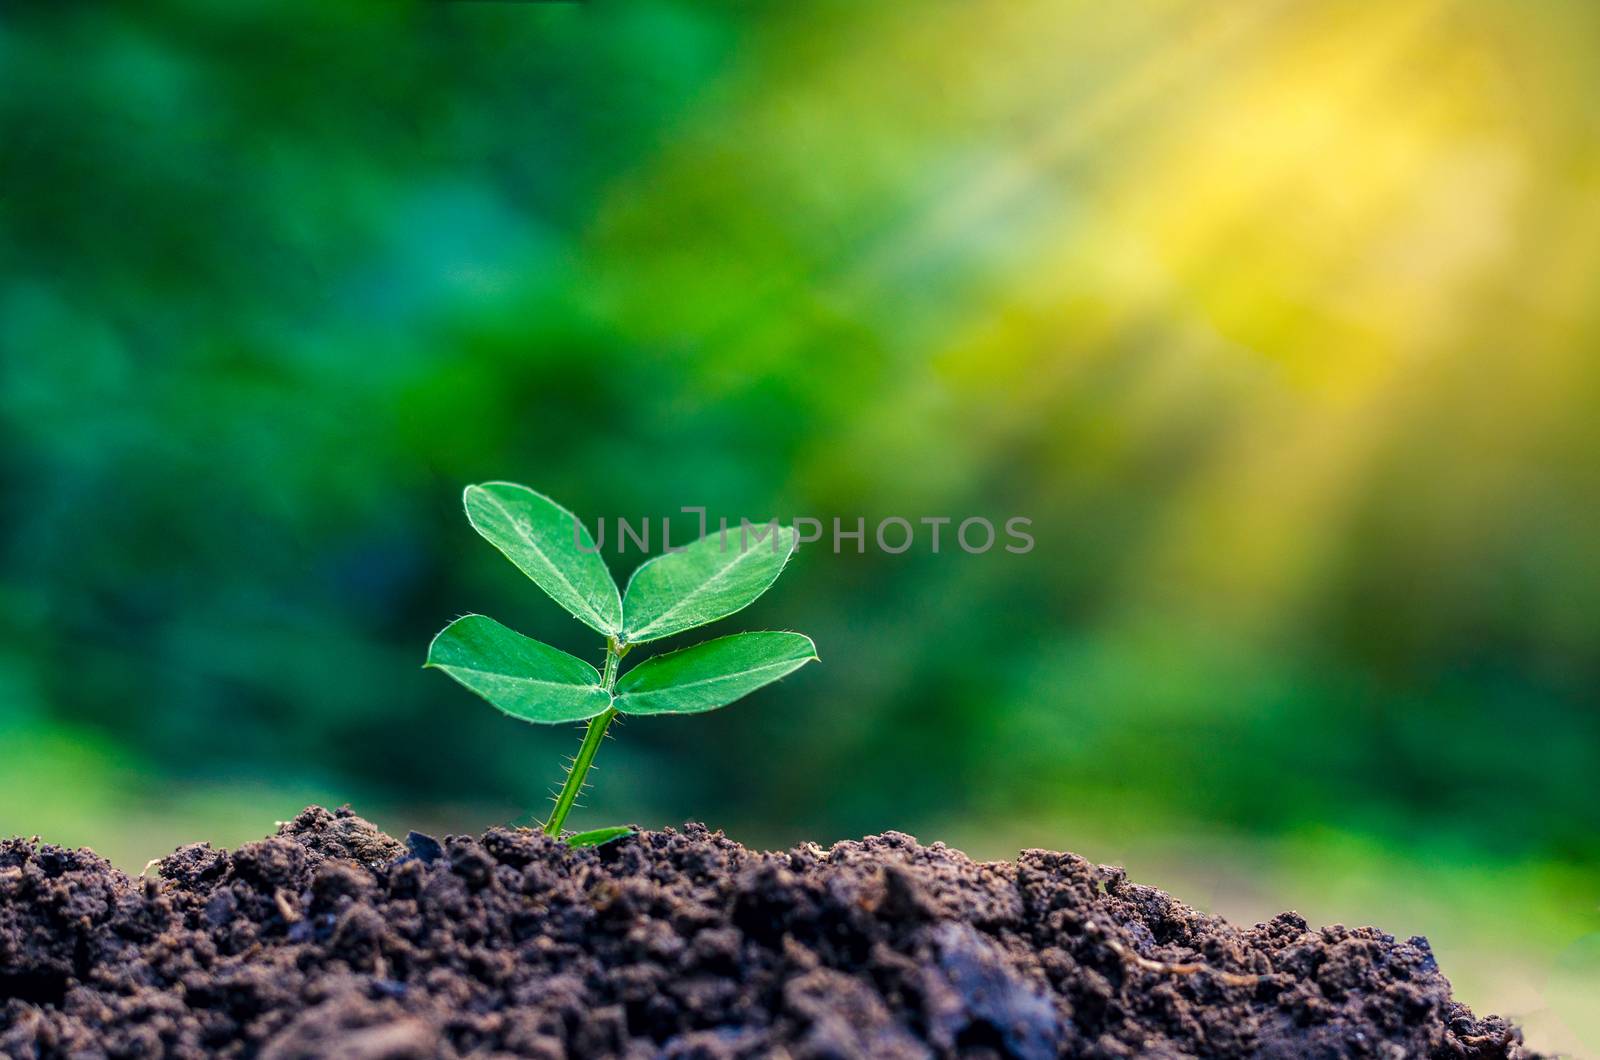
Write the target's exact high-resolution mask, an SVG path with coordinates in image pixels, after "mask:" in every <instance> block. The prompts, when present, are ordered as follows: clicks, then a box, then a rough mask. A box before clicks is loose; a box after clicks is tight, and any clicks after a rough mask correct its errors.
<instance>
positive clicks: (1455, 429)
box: [0, 0, 1600, 1054]
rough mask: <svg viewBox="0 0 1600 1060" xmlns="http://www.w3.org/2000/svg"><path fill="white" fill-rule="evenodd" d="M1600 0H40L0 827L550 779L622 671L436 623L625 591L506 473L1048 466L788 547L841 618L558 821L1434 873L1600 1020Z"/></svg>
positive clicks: (863, 484)
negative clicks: (1002, 539) (533, 699)
mask: <svg viewBox="0 0 1600 1060" xmlns="http://www.w3.org/2000/svg"><path fill="white" fill-rule="evenodd" d="M1596 41H1600V12H1597V9H1596V8H1595V7H1594V5H1592V4H1590V3H1586V2H1582V0H1569V2H1558V0H1552V2H1548V3H1539V4H1534V5H1529V4H1525V3H1521V2H1513V0H1501V2H1492V0H1460V2H1454V3H1444V2H1435V0H1400V2H1395V3H1388V4H1381V5H1377V4H1370V3H1356V2H1353V0H1352V2H1347V3H1309V4H1281V3H1256V2H1246V3H1241V4H1226V5H1215V4H1188V3H1177V2H1161V3H1137V4H1128V5H1106V4H1097V3H1059V2H1049V3H1046V2H1042V0H1031V2H1023V3H1020V4H1014V5H1013V4H1008V5H1003V6H996V5H988V4H963V3H927V4H916V5H911V4H906V5H890V4H861V3H854V4H845V3H785V4H781V5H777V4H773V5H732V4H726V5H724V4H714V5H700V4H690V3H663V2H639V3H626V4H624V3H613V2H608V0H596V2H593V3H590V4H585V5H568V4H515V3H470V2H469V3H426V4H416V5H411V4H403V3H402V4H372V5H362V4H317V3H309V2H305V3H274V4H266V3H227V4H215V3H199V2H174V0H166V2H156V3H151V4H147V5H141V9H140V10H139V11H138V12H134V11H131V10H124V11H114V10H110V9H103V8H99V7H96V6H92V5H59V4H50V3H40V4H13V5H8V6H7V7H6V9H5V12H4V14H3V15H0V442H3V445H0V488H3V494H0V496H3V498H4V509H3V524H0V605H3V606H0V831H3V832H8V833H12V832H15V833H23V834H32V833H39V834H42V835H44V836H45V837H46V838H48V839H53V840H58V841H62V842H70V843H82V844H88V845H92V846H94V847H96V848H97V849H99V850H102V851H103V852H106V853H108V854H110V855H111V856H113V857H114V858H116V859H117V860H118V861H119V863H121V864H123V865H125V866H128V867H132V868H137V867H139V866H140V865H142V864H143V862H144V861H145V860H146V859H148V858H150V857H155V856H159V855H160V854H163V853H165V852H166V851H167V850H170V849H171V848H172V847H173V846H174V845H176V844H178V843H181V842H186V841H191V840H199V839H206V840H211V841H214V842H218V843H230V844H231V843H236V842H240V841H243V840H245V839H248V838H252V837H256V836H259V835H261V834H264V833H265V832H267V831H268V830H270V828H271V825H272V822H273V820H274V819H277V818H282V817H286V816H288V815H290V814H292V813H293V812H294V811H295V809H297V808H298V807H299V806H300V805H302V804H303V803H304V802H305V801H306V800H308V799H313V798H315V799H320V800H328V801H333V802H343V801H350V802H351V803H353V804H354V805H355V806H356V807H357V808H358V810H360V811H361V812H364V813H367V814H368V815H370V816H372V817H374V818H375V819H377V820H378V821H379V822H380V823H382V824H384V825H385V826H386V827H389V828H391V829H398V830H403V829H404V828H406V827H411V826H421V827H426V828H432V829H435V830H448V829H457V830H467V829H477V828H481V827H483V826H484V825H486V824H489V823H491V822H495V821H501V820H507V819H513V818H516V819H523V820H531V819H533V816H534V815H536V814H537V813H539V812H542V808H543V800H544V799H545V798H546V794H547V791H548V789H549V787H550V786H551V785H553V784H554V783H555V782H556V781H557V780H558V779H559V758H560V756H561V755H563V754H566V753H570V752H571V751H572V749H573V748H575V747H576V743H577V734H576V733H575V732H571V731H568V730H567V729H565V728H562V729H556V730H542V729H535V728H533V727H529V726H519V725H517V724H516V723H514V722H511V721H509V720H507V719H505V718H503V717H501V716H499V715H497V714H495V713H494V712H493V711H491V710H488V709H487V708H485V707H483V706H482V705H481V704H479V703H478V702H477V701H476V700H474V699H473V698H472V697H470V696H468V695H466V694H465V693H464V692H462V691H461V690H460V689H458V688H456V687H455V686H453V685H452V684H451V683H450V682H449V681H447V680H445V679H444V678H442V677H440V676H439V675H437V674H432V673H425V672H423V671H421V670H420V669H419V668H418V667H419V664H420V663H421V660H422V655H423V651H424V648H425V646H426V644H427V641H428V639H429V637H430V636H431V635H432V634H433V633H434V632H436V631H437V630H438V629H439V628H440V627H441V626H443V625H444V623H445V622H446V621H448V620H449V619H450V618H452V617H454V616H455V615H457V614H460V613H464V612H467V611H482V612H485V613H489V614H492V615H494V616H495V617H497V618H499V619H500V620H502V621H504V622H506V623H508V624H510V625H512V626H513V627H514V628H517V629H519V630H521V631H522V632H524V633H527V634H529V635H531V636H536V637H539V638H541V639H544V640H546V641H548V642H550V643H553V644H555V645H557V646H559V647H562V648H564V649H566V650H570V651H574V652H579V653H582V654H585V656H586V657H594V658H598V651H597V649H598V647H599V646H598V644H597V643H596V638H594V637H593V636H592V635H591V634H590V633H589V632H588V631H587V630H586V629H584V628H583V627H582V626H580V625H579V624H578V623H576V622H574V621H572V620H571V619H569V618H568V617H566V616H565V615H564V613H563V612H561V611H560V610H559V609H558V608H557V607H555V606H554V605H553V604H551V603H550V602H549V601H548V600H546V599H544V598H543V596H542V595H541V594H540V593H539V592H538V591H537V590H536V589H535V588H534V587H533V586H532V584H531V583H529V582H527V581H526V579H524V578H523V577H522V576H521V575H519V574H518V573H517V572H516V571H515V570H514V569H513V568H512V567H510V565H509V564H507V563H506V562H505V561H504V560H503V559H502V558H501V557H500V556H498V555H497V554H496V553H494V552H493V550H491V549H490V548H489V547H488V546H487V545H485V544H483V543H482V542H481V541H479V540H478V538H477V537H476V536H475V535H474V534H473V533H472V531H471V529H470V528H469V527H468V525H467V523H466V521H465V519H464V517H463V515H462V512H461V509H460V503H459V496H460V490H461V487H462V486H463V485H464V484H465V483H467V482H471V481H480V480H483V479H490V478H505V479H512V480H516V481H522V482H526V483H528V484H530V485H533V486H534V487H535V488H537V489H540V490H542V491H544V492H547V493H549V494H550V495H552V496H554V497H556V498H558V499H559V500H561V501H562V502H563V503H564V504H566V505H567V506H569V507H571V508H572V509H574V510H575V511H577V512H579V513H581V514H583V515H585V516H587V517H589V518H590V519H595V518H599V517H605V518H606V519H607V520H608V522H610V521H611V520H614V519H615V518H616V517H618V516H624V517H628V518H630V519H635V520H636V519H638V518H639V517H641V516H651V517H653V518H655V519H659V518H660V517H661V516H663V515H670V514H672V513H675V512H677V511H678V509H679V507H680V506H682V505H697V504H698V505H705V506H706V507H707V508H708V509H709V511H710V513H711V515H712V517H713V518H715V517H716V516H718V515H724V516H728V517H729V518H731V519H735V520H737V518H738V517H740V516H741V515H743V516H748V517H750V518H751V519H764V518H770V517H772V516H777V517H780V518H783V519H785V520H788V519H791V518H793V517H795V516H814V517H817V518H821V519H824V520H831V519H832V518H833V517H835V516H838V517H840V518H842V519H844V520H846V522H847V523H848V524H853V523H854V520H855V519H856V518H857V517H861V518H865V519H866V520H867V521H868V525H869V526H871V525H873V524H874V523H875V522H876V521H877V520H879V519H881V518H883V517H885V516H890V515H899V516H903V517H906V518H909V519H911V520H913V521H915V520H917V519H919V518H921V517H923V516H950V517H953V518H955V519H956V520H958V521H959V520H960V519H962V518H966V517H969V516H984V517H987V518H990V519H992V520H994V521H995V522H997V523H999V522H1001V521H1003V520H1004V519H1006V518H1009V517H1011V516H1013V515H1021V516H1026V517H1029V518H1031V519H1032V520H1033V526H1032V532H1033V534H1034V536H1035V538H1036V541H1037V545H1036V547H1035V548H1034V550H1033V551H1032V552H1030V553H1028V554H1026V555H1014V554H1008V553H1006V552H1004V551H1002V550H1001V549H999V548H997V549H994V550H992V551H990V552H988V553H985V554H982V555H968V554H965V553H963V552H961V551H960V550H959V549H952V548H950V546H949V542H948V539H947V540H946V543H945V547H944V548H943V549H942V550H941V551H940V553H938V554H934V553H932V552H931V550H930V549H929V547H928V541H927V539H926V537H922V538H921V539H919V541H918V543H917V545H916V547H914V548H913V549H912V550H910V551H909V552H907V553H905V554H903V555H888V554H885V553H883V552H881V551H879V550H876V549H869V551H868V552H867V553H866V554H863V555H858V554H856V553H855V552H854V551H846V552H845V553H844V554H841V555H835V554H833V552H832V550H831V549H830V548H828V547H824V546H819V545H812V546H809V547H807V548H805V549H803V550H802V551H801V553H800V554H799V556H798V557H797V559H796V560H795V562H794V563H793V564H792V565H791V566H790V568H789V570H788V572H787V573H786V574H785V575H784V577H783V578H782V579H781V580H780V581H779V582H778V584H777V585H776V586H775V587H774V589H773V590H772V591H771V592H769V593H768V594H767V595H766V596H765V597H763V598H762V599H761V600H760V601H759V602H758V603H757V604H756V605H755V606H754V607H752V608H751V609H750V610H749V611H748V612H746V613H745V614H742V615H740V616H739V617H737V618H735V619H731V620H729V621H728V622H725V623H722V624H719V625H718V626H716V627H714V629H715V631H716V632H730V631H732V630H734V629H738V628H763V627H769V626H770V627H778V628H792V629H799V630H803V631H805V632H807V633H809V634H811V635H812V636H813V637H814V638H815V639H816V642H817V644H818V648H819V650H820V652H821V655H822V660H823V661H822V664H821V665H820V666H813V667H808V668H806V669H805V670H803V671H801V672H800V673H799V674H797V675H795V676H794V677H792V678H790V679H788V680H786V681H784V682H783V683H782V684H780V685H778V686H776V687H774V688H773V689H770V690H767V691H765V692H762V693H760V694H759V695H757V696H755V697H753V698H752V699H750V700H748V701H746V702H743V703H741V704H739V705H738V706H737V707H735V708H733V709H730V710H728V711H724V712H720V713H717V714H713V715H707V716H705V717H696V718H683V719H672V718H665V719H637V720H634V721H631V722H629V723H627V724H626V725H624V726H622V727H621V729H620V731H619V732H618V739H616V740H613V741H609V742H608V743H607V745H606V746H605V747H604V748H603V749H602V751H601V757H600V763H599V773H598V776H597V778H596V779H597V787H596V789H595V790H594V792H593V794H592V795H591V796H590V798H589V804H588V805H587V806H586V807H585V808H583V809H580V810H579V811H578V813H577V814H576V815H575V816H574V819H573V823H574V824H577V825H578V826H580V827H591V826H595V825H600V824H609V823H613V822H616V821H619V820H634V821H638V822H641V823H644V824H647V825H652V826H656V825H663V824H667V823H673V822H677V821H682V820H684V819H688V818H693V819H703V820H706V821H708V822H710V823H711V824H713V825H715V826H720V827H723V828H726V829H727V830H728V831H729V832H730V833H731V834H733V835H735V836H736V837H738V838H741V839H744V840H746V841H748V842H752V843H788V842H795V841H799V840H802V839H814V840H818V841H822V842H828V841H831V840H834V839H837V838H842V837H847V836H856V835H859V834H862V833H864V832H870V831H878V830H883V829H887V828H898V829H902V830H906V831H912V832H915V833H917V834H918V835H920V836H921V837H923V838H924V839H927V840H932V839H935V838H942V839H946V840H948V841H950V842H953V843H959V844H961V845H963V846H964V847H965V848H966V849H969V850H971V851H973V852H974V853H977V854H980V855H984V856H1008V855H1009V854H1010V853H1013V852H1014V851H1015V850H1016V849H1017V848H1018V847H1020V846H1024V845H1028V846H1049V847H1056V848H1072V849H1077V850H1080V851H1082V852H1084V853H1086V854H1089V855H1090V856H1093V857H1097V858H1101V859H1104V860H1113V859H1114V860H1120V861H1124V862H1126V863H1127V864H1128V865H1129V866H1130V868H1131V869H1132V870H1133V872H1134V874H1135V876H1136V877H1138V878H1140V879H1142V880H1144V881H1145V882H1150V883H1155V884H1158V885H1162V886H1165V887H1168V888H1170V889H1173V890H1174V891H1176V892H1177V893H1178V894H1179V895H1180V897H1183V898H1185V899H1186V900H1189V901H1191V902H1192V903H1193V904H1196V905H1199V906H1201V907H1204V908H1208V909H1216V910H1220V911H1223V912H1226V913H1228V914H1229V915H1233V916H1238V917H1241V918H1244V919H1247V920H1248V919H1251V918H1260V917H1264V916H1266V915H1269V914H1271V913H1272V912H1275V911H1276V910H1278V909H1280V908H1285V907H1291V906H1292V907H1297V908H1299V909H1301V910H1302V911H1303V912H1305V913H1306V914H1307V915H1308V916H1310V917H1311V918H1312V919H1313V920H1321V921H1332V920H1346V921H1354V920H1373V921H1376V922H1378V923H1380V924H1381V925H1382V926H1383V927H1385V928H1386V929H1387V930H1390V931H1393V932H1394V933H1396V934H1399V935H1408V934H1412V933H1422V934H1427V935H1428V936H1430V938H1432V940H1433V941H1434V943H1435V945H1436V947H1437V949H1438V950H1439V952H1440V955H1441V961H1442V963H1443V965H1444V968H1445V971H1446V972H1447V973H1449V974H1451V975H1452V977H1453V978H1454V979H1455V980H1456V982H1457V984H1458V987H1459V990H1460V993H1461V994H1462V996H1463V997H1464V998H1465V999H1466V1000H1467V1001H1469V1002H1470V1003H1472V1004H1473V1005H1475V1006H1477V1007H1479V1008H1481V1009H1494V1010H1496V1011H1500V1012H1503V1013H1506V1014H1508V1015H1513V1016H1515V1017H1517V1018H1519V1019H1522V1020H1525V1021H1526V1022H1527V1024H1528V1026H1529V1027H1530V1036H1531V1037H1532V1040H1533V1042H1534V1044H1536V1045H1539V1046H1542V1047H1545V1048H1563V1049H1567V1050H1569V1051H1572V1052H1576V1053H1580V1054H1581V1053H1583V1052H1584V1051H1585V1050H1590V1051H1593V1050H1600V1034H1597V1028H1596V1019H1595V1013H1594V1006H1593V1005H1592V1000H1593V997H1594V996H1595V992H1600V945H1596V941H1595V940H1596V939H1597V938H1600V936H1597V935H1596V934H1595V932H1597V931H1600V882H1597V872H1596V870H1597V868H1600V798H1597V796H1596V783H1595V778H1596V776H1597V775H1600V707H1597V702H1600V696H1597V692H1600V651H1597V648H1600V548H1597V547H1596V541H1597V530H1600V473H1597V472H1600V457H1597V454H1600V416H1597V410H1600V357H1597V356H1596V354H1597V352H1600V343H1597V338H1600V300H1597V299H1596V298H1595V297H1594V290H1595V277H1596V275H1597V273H1600V268H1597V266H1600V148H1597V144H1600V45H1597V44H1596V43H1595V42H1596ZM693 522H694V521H693V519H692V518H691V517H681V516H680V517H679V518H678V519H677V520H676V522H675V525H676V527H677V532H678V533H679V534H680V535H684V536H686V535H688V534H689V532H690V530H691V528H692V526H693ZM611 525H612V526H614V523H611ZM680 540H681V537H680ZM656 543H657V545H658V547H659V541H658V542H656ZM852 547H853V546H852ZM608 553H609V554H608V560H609V562H610V564H611V566H612V569H613V571H614V573H616V574H617V576H618V577H619V579H620V578H625V577H626V575H627V573H628V571H630V570H631V569H632V567H633V566H634V565H635V564H636V563H637V562H638V561H639V559H641V558H642V557H641V556H640V555H638V554H637V553H635V554H630V555H617V554H616V552H615V550H614V549H613V548H610V547H609V546H608ZM673 643H676V641H675V642H673Z"/></svg>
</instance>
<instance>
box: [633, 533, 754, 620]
mask: <svg viewBox="0 0 1600 1060" xmlns="http://www.w3.org/2000/svg"><path fill="white" fill-rule="evenodd" d="M754 553H755V549H753V548H752V549H740V550H739V554H738V555H737V556H735V557H734V558H733V560H732V562H730V563H729V564H728V565H727V566H725V567H723V568H722V569H721V570H719V571H717V573H715V574H713V575H712V576H711V577H709V578H707V579H706V580H705V581H703V582H701V583H700V584H699V585H697V586H695V587H694V588H693V589H691V590H690V591H689V593H688V595H686V596H684V597H683V598H682V599H681V600H679V601H678V602H677V603H675V604H673V605H672V606H671V607H669V608H667V609H666V610H665V611H663V612H661V613H660V614H659V615H657V616H656V617H655V618H653V619H651V620H650V622H649V624H647V625H644V626H640V627H639V628H638V629H634V630H630V629H628V628H627V625H628V621H627V615H626V614H624V615H623V621H622V625H623V636H624V637H626V638H627V639H628V640H632V639H633V638H634V637H636V636H638V635H640V634H644V633H650V632H651V631H653V630H655V629H657V628H659V627H660V626H661V624H662V623H663V622H665V621H666V620H667V619H669V618H671V617H672V616H673V615H676V614H677V613H678V612H679V611H682V610H683V609H684V608H685V607H687V606H688V605H689V604H690V603H691V602H692V601H694V600H697V599H699V598H700V597H701V596H704V595H705V593H706V592H707V590H709V589H710V588H711V587H712V586H714V585H715V584H716V583H717V582H719V581H721V580H722V579H723V578H725V577H727V575H728V573H729V572H730V571H732V570H733V569H734V568H735V567H737V566H738V565H739V564H740V563H742V562H744V559H745V557H746V556H750V555H753V554H754ZM773 555H777V553H773ZM662 558H664V557H662ZM635 577H637V575H635ZM629 588H632V583H631V580H630V584H629ZM624 611H626V608H624Z"/></svg>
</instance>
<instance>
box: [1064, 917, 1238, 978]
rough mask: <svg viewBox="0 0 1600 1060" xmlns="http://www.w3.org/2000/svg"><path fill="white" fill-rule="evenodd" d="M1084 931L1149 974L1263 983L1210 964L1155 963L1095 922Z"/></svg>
mask: <svg viewBox="0 0 1600 1060" xmlns="http://www.w3.org/2000/svg"><path fill="white" fill-rule="evenodd" d="M1083 930H1084V931H1086V932H1088V933H1089V934H1091V935H1099V936H1101V939H1100V941H1101V942H1104V943H1105V945H1106V948H1107V949H1109V950H1110V951H1111V952H1112V953H1115V954H1116V955H1117V956H1118V957H1120V958H1122V959H1123V960H1124V961H1127V962H1128V963H1129V964H1132V965H1133V966H1135V967H1136V968H1140V969H1143V970H1144V971H1147V972H1155V973H1157V974H1158V975H1197V974H1199V973H1200V972H1207V973H1209V974H1211V975H1212V976H1215V977H1216V978H1217V979H1218V980H1220V981H1221V982H1224V983H1227V984H1228V985H1229V986H1255V985H1256V984H1257V983H1259V982H1260V981H1261V977H1260V976H1259V975H1243V974H1240V973H1239V972H1227V971H1223V970H1222V969H1221V968H1213V967H1211V966H1210V965H1209V964H1193V963H1184V964H1172V963H1170V962H1168V961H1153V960H1151V959H1150V958H1148V957H1141V956H1140V955H1139V954H1137V953H1134V952H1133V951H1132V950H1130V949H1129V948H1128V947H1126V946H1124V945H1123V944H1122V943H1120V942H1118V941H1117V940H1116V939H1114V938H1110V937H1108V936H1106V935H1105V934H1104V932H1102V931H1101V929H1100V925H1099V924H1097V923H1095V922H1094V921H1093V920H1090V921H1087V922H1085V923H1084V925H1083Z"/></svg>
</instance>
